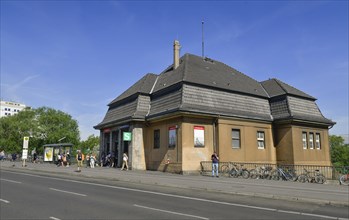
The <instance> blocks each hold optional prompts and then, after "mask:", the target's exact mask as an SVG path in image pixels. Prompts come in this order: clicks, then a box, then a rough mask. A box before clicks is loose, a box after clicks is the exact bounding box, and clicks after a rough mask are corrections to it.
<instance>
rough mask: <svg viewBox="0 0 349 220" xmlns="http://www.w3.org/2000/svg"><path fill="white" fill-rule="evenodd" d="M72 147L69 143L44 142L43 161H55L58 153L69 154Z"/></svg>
mask: <svg viewBox="0 0 349 220" xmlns="http://www.w3.org/2000/svg"><path fill="white" fill-rule="evenodd" d="M72 147H73V144H71V143H59V144H45V145H44V162H57V155H58V154H62V153H69V154H70V155H71V150H72Z"/></svg>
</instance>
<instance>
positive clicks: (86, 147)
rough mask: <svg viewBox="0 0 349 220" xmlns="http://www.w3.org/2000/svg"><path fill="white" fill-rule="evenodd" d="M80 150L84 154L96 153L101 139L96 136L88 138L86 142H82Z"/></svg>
mask: <svg viewBox="0 0 349 220" xmlns="http://www.w3.org/2000/svg"><path fill="white" fill-rule="evenodd" d="M79 148H80V150H82V152H83V153H84V154H87V153H91V152H94V153H96V152H97V151H98V148H99V137H98V136H94V135H90V136H88V138H87V139H86V140H85V141H81V142H80V144H79Z"/></svg>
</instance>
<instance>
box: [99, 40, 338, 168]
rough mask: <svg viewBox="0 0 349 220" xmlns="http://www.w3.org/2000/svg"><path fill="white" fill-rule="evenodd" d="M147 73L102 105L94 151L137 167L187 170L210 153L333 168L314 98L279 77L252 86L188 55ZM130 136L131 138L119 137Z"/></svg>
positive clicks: (325, 127)
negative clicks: (104, 107)
mask: <svg viewBox="0 0 349 220" xmlns="http://www.w3.org/2000/svg"><path fill="white" fill-rule="evenodd" d="M179 47H180V45H179V42H178V41H175V42H174V61H173V64H172V65H170V66H169V67H168V68H167V69H165V70H164V71H163V72H162V73H160V74H153V73H149V74H146V75H145V76H144V77H143V78H141V79H140V80H139V81H137V82H136V83H135V84H134V85H132V86H131V87H130V88H129V89H127V90H126V91H124V92H123V93H122V94H121V95H119V96H118V97H116V98H115V99H114V100H113V101H112V102H110V103H109V104H108V107H109V108H108V111H107V113H106V115H105V117H104V119H103V120H102V122H100V123H99V124H98V125H96V126H95V129H98V130H100V147H101V149H100V152H101V153H102V154H107V153H109V152H111V153H112V154H113V155H114V156H115V158H116V160H117V165H118V166H120V165H121V163H122V161H121V160H122V154H123V153H124V152H127V153H128V154H129V160H130V166H131V167H132V169H136V170H161V171H167V172H176V173H193V172H198V171H199V170H200V162H201V161H210V158H211V155H212V153H213V152H214V151H216V152H217V153H218V154H219V156H220V161H222V162H229V161H234V162H251V163H277V164H281V163H282V164H294V165H300V164H302V165H331V161H330V149H329V134H328V131H329V129H330V128H331V127H332V126H333V125H334V124H335V122H333V121H331V120H330V119H327V118H325V117H324V116H323V115H322V113H321V111H320V109H319V108H318V106H317V104H316V98H314V97H312V96H311V95H308V94H306V93H305V92H302V91H300V90H299V89H296V88H295V87H292V86H290V85H288V84H287V83H285V82H282V81H280V80H278V79H274V78H273V79H268V80H265V81H262V82H258V81H256V80H254V79H252V78H251V77H249V76H247V75H245V74H243V73H241V72H239V71H237V70H236V69H234V68H232V67H230V66H228V65H226V64H224V63H222V62H219V61H216V60H213V59H210V58H203V57H200V56H196V55H193V54H188V53H187V54H184V55H183V56H182V57H180V56H179ZM126 132H131V136H132V138H131V140H130V141H125V140H124V139H123V134H124V133H126Z"/></svg>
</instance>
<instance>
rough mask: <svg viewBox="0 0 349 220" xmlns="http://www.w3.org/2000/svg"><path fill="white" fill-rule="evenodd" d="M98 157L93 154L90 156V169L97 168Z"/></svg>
mask: <svg viewBox="0 0 349 220" xmlns="http://www.w3.org/2000/svg"><path fill="white" fill-rule="evenodd" d="M95 161H96V157H95V156H94V155H93V154H90V167H91V168H95Z"/></svg>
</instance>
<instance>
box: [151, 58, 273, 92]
mask: <svg viewBox="0 0 349 220" xmlns="http://www.w3.org/2000/svg"><path fill="white" fill-rule="evenodd" d="M178 82H186V83H193V84H199V85H203V86H209V87H212V88H217V89H223V90H228V91H232V92H239V93H244V94H249V95H253V96H260V97H266V98H267V97H268V94H267V93H266V92H265V91H264V89H263V87H262V86H261V85H260V83H259V82H257V81H256V80H254V79H252V78H250V77H248V76H246V75H245V74H243V73H241V72H239V71H237V70H236V69H233V68H231V67H229V66H227V65H225V64H224V63H221V62H218V61H216V60H212V59H209V58H206V59H202V57H199V56H196V55H192V54H188V53H187V54H185V55H184V56H182V57H181V59H180V65H179V67H178V68H177V69H175V70H173V68H171V67H170V68H168V69H167V70H166V71H164V72H163V73H161V74H160V75H159V79H158V81H157V83H156V85H155V87H154V92H157V91H160V90H162V89H164V88H166V87H169V86H171V85H174V84H176V83H178Z"/></svg>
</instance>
